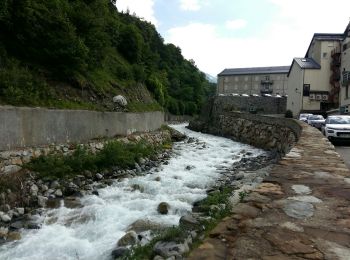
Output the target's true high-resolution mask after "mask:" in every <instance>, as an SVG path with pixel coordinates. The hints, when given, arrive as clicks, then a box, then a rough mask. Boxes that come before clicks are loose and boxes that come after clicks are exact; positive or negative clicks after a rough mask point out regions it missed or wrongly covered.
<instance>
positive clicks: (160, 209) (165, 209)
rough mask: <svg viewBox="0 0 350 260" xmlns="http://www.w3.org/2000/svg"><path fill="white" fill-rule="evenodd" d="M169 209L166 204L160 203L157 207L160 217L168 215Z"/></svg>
mask: <svg viewBox="0 0 350 260" xmlns="http://www.w3.org/2000/svg"><path fill="white" fill-rule="evenodd" d="M169 208H170V205H169V204H168V203H166V202H161V203H159V205H158V208H157V211H158V212H159V213H160V214H162V215H166V214H168V211H169Z"/></svg>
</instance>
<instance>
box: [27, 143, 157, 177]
mask: <svg viewBox="0 0 350 260" xmlns="http://www.w3.org/2000/svg"><path fill="white" fill-rule="evenodd" d="M158 149H159V147H156V146H153V145H151V144H149V143H147V142H144V141H140V142H138V143H127V144H126V143H122V142H118V141H111V142H109V143H107V144H106V145H105V146H104V148H103V149H102V150H101V151H99V152H97V153H92V152H90V151H88V150H87V149H86V148H85V147H83V146H79V147H77V149H76V150H75V151H74V152H73V153H72V154H70V155H57V154H51V155H48V156H40V157H38V158H36V159H33V160H32V161H31V162H30V163H28V164H27V165H26V166H25V167H26V168H28V169H30V170H32V171H35V172H38V173H39V176H40V177H42V178H47V179H55V178H65V177H71V176H74V175H77V174H79V173H81V172H83V171H84V170H90V171H97V170H103V169H109V168H111V167H114V166H118V167H120V168H128V167H133V166H134V165H135V163H136V162H138V161H139V160H140V158H143V157H150V156H152V155H153V154H155V153H156V152H157V151H158Z"/></svg>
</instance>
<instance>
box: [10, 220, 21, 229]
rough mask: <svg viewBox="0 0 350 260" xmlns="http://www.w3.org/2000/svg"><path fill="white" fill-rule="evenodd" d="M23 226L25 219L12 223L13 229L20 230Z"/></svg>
mask: <svg viewBox="0 0 350 260" xmlns="http://www.w3.org/2000/svg"><path fill="white" fill-rule="evenodd" d="M21 228H23V221H16V222H13V223H11V225H10V229H11V230H18V229H21Z"/></svg>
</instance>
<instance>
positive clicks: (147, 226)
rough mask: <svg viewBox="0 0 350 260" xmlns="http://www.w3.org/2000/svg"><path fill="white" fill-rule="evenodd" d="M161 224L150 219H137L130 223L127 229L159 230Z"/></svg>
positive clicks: (138, 231)
mask: <svg viewBox="0 0 350 260" xmlns="http://www.w3.org/2000/svg"><path fill="white" fill-rule="evenodd" d="M160 229H162V226H161V225H160V224H158V223H156V222H152V221H150V220H143V219H139V220H136V221H135V222H134V223H132V224H131V225H130V226H129V227H128V229H127V231H130V230H134V231H135V232H136V233H141V232H144V231H147V230H153V231H154V230H160Z"/></svg>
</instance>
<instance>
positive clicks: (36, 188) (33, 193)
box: [30, 184, 39, 196]
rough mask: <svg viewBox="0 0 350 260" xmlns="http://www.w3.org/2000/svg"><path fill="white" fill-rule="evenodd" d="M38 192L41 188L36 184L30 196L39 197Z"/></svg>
mask: <svg viewBox="0 0 350 260" xmlns="http://www.w3.org/2000/svg"><path fill="white" fill-rule="evenodd" d="M38 191H39V188H38V186H36V185H35V184H33V185H32V186H31V187H30V194H31V195H32V196H37V195H38Z"/></svg>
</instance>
